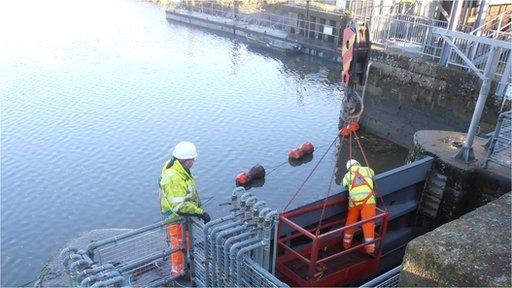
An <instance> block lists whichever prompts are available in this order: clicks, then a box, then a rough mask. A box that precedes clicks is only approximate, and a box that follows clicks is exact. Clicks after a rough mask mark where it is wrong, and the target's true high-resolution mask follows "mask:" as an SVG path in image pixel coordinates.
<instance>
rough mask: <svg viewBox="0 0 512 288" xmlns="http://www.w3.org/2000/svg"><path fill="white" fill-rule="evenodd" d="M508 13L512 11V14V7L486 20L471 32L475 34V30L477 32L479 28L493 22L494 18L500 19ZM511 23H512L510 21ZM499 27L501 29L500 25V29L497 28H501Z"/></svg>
mask: <svg viewBox="0 0 512 288" xmlns="http://www.w3.org/2000/svg"><path fill="white" fill-rule="evenodd" d="M508 13H511V14H512V9H509V10H505V11H503V12H502V13H500V14H498V15H496V17H494V18H492V19H491V20H488V21H486V22H485V23H484V24H482V25H480V26H478V27H477V28H475V29H473V30H471V31H470V32H469V34H475V32H477V31H478V30H480V29H482V28H484V27H486V26H487V25H488V24H489V23H491V22H493V21H494V20H496V19H498V18H501V17H503V16H504V15H505V14H508ZM509 24H510V23H509ZM509 24H507V25H509ZM507 25H505V26H507ZM499 29H500V27H498V29H497V30H499Z"/></svg>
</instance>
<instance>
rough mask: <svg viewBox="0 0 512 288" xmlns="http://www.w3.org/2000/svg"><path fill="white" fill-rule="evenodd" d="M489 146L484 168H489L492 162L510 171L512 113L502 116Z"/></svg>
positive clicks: (502, 114)
mask: <svg viewBox="0 0 512 288" xmlns="http://www.w3.org/2000/svg"><path fill="white" fill-rule="evenodd" d="M489 144H490V145H489V147H488V148H487V155H486V158H485V162H484V167H485V168H487V166H488V165H489V162H492V163H495V164H498V165H500V166H503V167H506V168H508V169H510V168H511V161H512V159H511V149H512V148H511V147H512V111H507V112H504V113H501V114H500V116H499V117H498V123H497V124H496V129H495V131H494V134H493V136H492V138H491V140H490V143H489Z"/></svg>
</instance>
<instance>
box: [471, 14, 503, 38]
mask: <svg viewBox="0 0 512 288" xmlns="http://www.w3.org/2000/svg"><path fill="white" fill-rule="evenodd" d="M511 17H512V9H509V10H506V11H504V12H502V13H500V14H499V15H497V16H495V17H494V18H492V19H490V20H488V21H486V22H485V23H484V24H482V25H481V26H480V27H477V28H475V29H473V30H471V32H469V33H470V34H473V35H479V36H484V37H490V38H495V39H500V40H510V39H512V32H511V31H512V29H511V28H512V21H511Z"/></svg>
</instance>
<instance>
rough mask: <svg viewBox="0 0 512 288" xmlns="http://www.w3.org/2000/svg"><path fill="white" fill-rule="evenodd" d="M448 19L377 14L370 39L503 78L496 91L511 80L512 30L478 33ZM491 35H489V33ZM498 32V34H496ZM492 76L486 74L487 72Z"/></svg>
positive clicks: (371, 28)
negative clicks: (449, 23) (461, 28)
mask: <svg viewBox="0 0 512 288" xmlns="http://www.w3.org/2000/svg"><path fill="white" fill-rule="evenodd" d="M446 27H447V22H446V21H439V20H433V19H427V18H422V17H418V16H407V15H400V14H398V15H375V16H372V18H371V24H370V39H371V40H372V43H375V44H379V45H382V46H383V47H384V48H385V49H387V48H393V49H397V50H400V51H404V52H409V53H413V54H418V55H422V56H424V58H427V59H430V60H433V61H438V62H440V63H441V64H442V65H445V66H456V67H461V68H466V69H469V70H471V71H472V72H474V73H475V74H476V75H478V77H480V78H481V79H483V78H485V77H491V78H493V77H495V76H497V77H500V81H499V85H498V87H497V89H496V92H495V94H496V95H497V96H503V94H504V91H505V87H506V85H507V84H509V83H510V73H511V72H510V71H511V69H512V64H511V58H512V57H511V46H510V39H512V33H510V32H501V31H491V30H486V31H485V33H484V32H482V31H481V33H476V34H475V35H473V34H470V33H465V32H459V31H451V30H447V29H446ZM487 35H488V36H489V37H485V36H487ZM496 35H498V36H499V37H498V36H496ZM486 71H487V74H488V75H489V76H485V74H486V73H485V72H486Z"/></svg>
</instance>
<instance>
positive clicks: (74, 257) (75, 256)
mask: <svg viewBox="0 0 512 288" xmlns="http://www.w3.org/2000/svg"><path fill="white" fill-rule="evenodd" d="M83 259H84V258H83V257H82V255H79V254H71V255H69V256H67V257H66V258H65V259H64V260H63V261H62V265H63V266H64V268H66V270H68V271H69V270H70V269H69V261H70V260H73V262H76V261H78V260H83Z"/></svg>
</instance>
